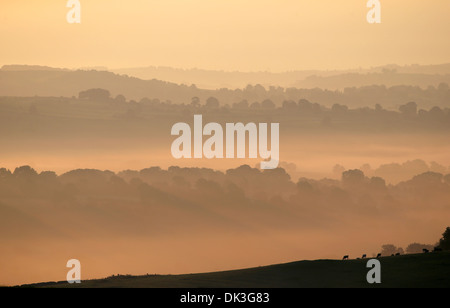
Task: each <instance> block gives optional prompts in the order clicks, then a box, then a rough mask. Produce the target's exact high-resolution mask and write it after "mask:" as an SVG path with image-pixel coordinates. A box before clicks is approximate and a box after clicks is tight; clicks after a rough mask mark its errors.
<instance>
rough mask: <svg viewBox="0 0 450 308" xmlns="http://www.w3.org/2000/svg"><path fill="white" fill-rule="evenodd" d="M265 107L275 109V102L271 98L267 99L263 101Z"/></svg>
mask: <svg viewBox="0 0 450 308" xmlns="http://www.w3.org/2000/svg"><path fill="white" fill-rule="evenodd" d="M261 108H263V109H275V104H274V102H272V101H271V100H270V99H266V100H264V101H263V102H262V103H261Z"/></svg>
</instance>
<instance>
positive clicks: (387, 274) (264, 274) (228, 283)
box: [24, 252, 450, 288]
mask: <svg viewBox="0 0 450 308" xmlns="http://www.w3.org/2000/svg"><path fill="white" fill-rule="evenodd" d="M380 261H381V276H382V284H381V285H377V286H376V287H388V288H391V287H392V288H396V287H413V288H417V287H427V288H428V287H438V288H439V287H440V288H442V287H445V288H448V287H450V253H449V252H443V253H433V254H422V255H405V256H399V257H387V258H381V259H380ZM366 264H367V260H350V261H336V260H317V261H300V262H293V263H288V264H280V265H272V266H266V267H259V268H251V269H244V270H235V271H227V272H217V273H205V274H189V275H174V276H170V275H167V276H137V277H135V276H118V277H111V278H106V279H100V280H89V281H83V282H82V283H81V284H79V285H69V284H68V283H67V282H58V283H42V284H35V285H27V286H24V287H47V288H48V287H56V288H65V287H77V288H80V287H81V288H308V287H326V288H352V287H356V288H362V287H374V286H373V285H369V284H368V283H367V281H366V275H367V273H368V271H369V270H370V269H367V268H366Z"/></svg>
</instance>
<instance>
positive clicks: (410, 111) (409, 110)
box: [399, 102, 417, 116]
mask: <svg viewBox="0 0 450 308" xmlns="http://www.w3.org/2000/svg"><path fill="white" fill-rule="evenodd" d="M399 110H400V112H401V113H402V114H404V115H405V116H416V115H417V104H416V103H415V102H409V103H407V104H406V105H402V106H400V108H399Z"/></svg>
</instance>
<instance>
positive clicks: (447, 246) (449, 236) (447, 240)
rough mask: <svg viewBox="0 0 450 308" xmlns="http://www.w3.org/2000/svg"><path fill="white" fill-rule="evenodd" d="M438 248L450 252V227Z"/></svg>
mask: <svg viewBox="0 0 450 308" xmlns="http://www.w3.org/2000/svg"><path fill="white" fill-rule="evenodd" d="M438 247H439V248H441V249H443V250H450V227H448V228H447V229H446V230H445V232H444V233H443V234H442V238H441V240H440V241H439V246H438Z"/></svg>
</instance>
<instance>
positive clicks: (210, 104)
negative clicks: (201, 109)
mask: <svg viewBox="0 0 450 308" xmlns="http://www.w3.org/2000/svg"><path fill="white" fill-rule="evenodd" d="M205 106H206V107H207V108H219V107H220V103H219V100H218V99H217V98H215V97H210V98H208V99H207V100H206V105H205Z"/></svg>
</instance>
